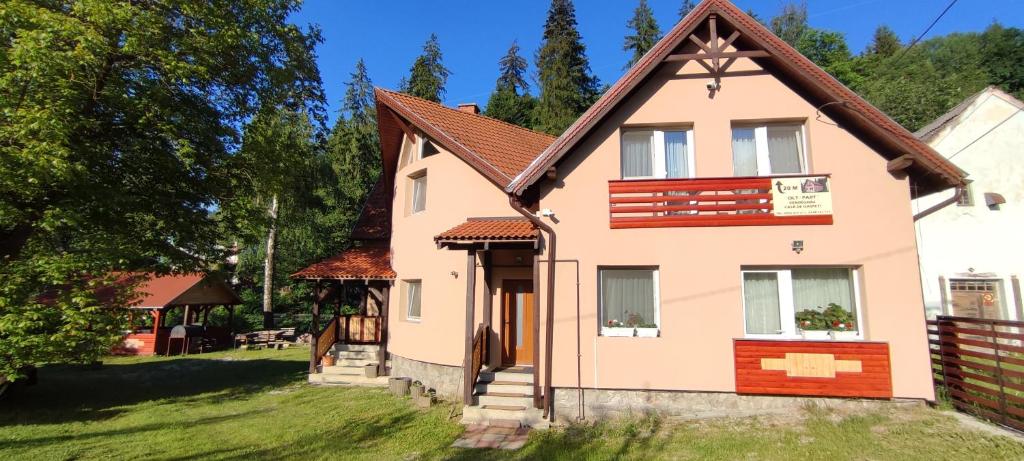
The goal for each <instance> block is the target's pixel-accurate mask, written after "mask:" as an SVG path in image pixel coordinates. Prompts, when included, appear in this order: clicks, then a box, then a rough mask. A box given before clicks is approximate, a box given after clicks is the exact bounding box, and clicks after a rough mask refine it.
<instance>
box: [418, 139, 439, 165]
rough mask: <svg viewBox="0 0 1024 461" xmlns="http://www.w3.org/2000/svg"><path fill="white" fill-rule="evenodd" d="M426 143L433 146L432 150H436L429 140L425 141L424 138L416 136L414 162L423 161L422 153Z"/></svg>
mask: <svg viewBox="0 0 1024 461" xmlns="http://www.w3.org/2000/svg"><path fill="white" fill-rule="evenodd" d="M428 142H430V143H431V144H433V145H434V149H437V145H436V144H434V143H433V142H431V141H430V139H427V137H426V136H423V135H421V134H417V135H416V160H423V158H424V157H423V151H424V150H425V149H426V148H427V143H428ZM439 151H440V150H439Z"/></svg>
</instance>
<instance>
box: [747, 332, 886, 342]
mask: <svg viewBox="0 0 1024 461" xmlns="http://www.w3.org/2000/svg"><path fill="white" fill-rule="evenodd" d="M815 333H818V332H815ZM820 333H824V334H812V335H745V336H743V337H742V338H736V339H749V340H756V341H793V342H801V341H808V342H809V341H821V342H844V341H848V342H873V341H867V340H865V339H864V336H862V335H860V334H859V333H857V332H853V331H844V332H838V333H844V334H839V335H836V336H835V337H832V336H830V335H828V332H825V331H823V332H820Z"/></svg>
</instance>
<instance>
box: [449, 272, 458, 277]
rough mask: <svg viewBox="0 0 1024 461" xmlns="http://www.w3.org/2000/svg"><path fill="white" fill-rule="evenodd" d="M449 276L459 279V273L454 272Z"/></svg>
mask: <svg viewBox="0 0 1024 461" xmlns="http://www.w3.org/2000/svg"><path fill="white" fill-rule="evenodd" d="M450 274H452V277H455V278H459V273H458V272H456V271H451V272H450Z"/></svg>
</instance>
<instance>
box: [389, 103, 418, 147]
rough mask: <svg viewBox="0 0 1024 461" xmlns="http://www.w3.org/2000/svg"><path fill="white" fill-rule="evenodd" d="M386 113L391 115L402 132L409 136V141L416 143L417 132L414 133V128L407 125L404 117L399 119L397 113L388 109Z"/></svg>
mask: <svg viewBox="0 0 1024 461" xmlns="http://www.w3.org/2000/svg"><path fill="white" fill-rule="evenodd" d="M386 112H387V113H389V114H391V119H392V120H393V121H394V122H395V123H396V124H397V125H398V127H399V128H401V129H402V132H403V133H405V135H406V136H408V137H409V139H412V140H414V141H415V140H416V132H415V131H413V129H412V127H411V126H409V124H408V123H405V120H402V117H399V116H398V114H396V113H395V111H393V110H391V109H388V110H387V111H386Z"/></svg>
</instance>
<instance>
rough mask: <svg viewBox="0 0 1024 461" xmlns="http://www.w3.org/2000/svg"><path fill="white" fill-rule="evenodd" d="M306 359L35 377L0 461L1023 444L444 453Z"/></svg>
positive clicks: (819, 443) (857, 420)
mask: <svg viewBox="0 0 1024 461" xmlns="http://www.w3.org/2000/svg"><path fill="white" fill-rule="evenodd" d="M307 354H308V350H305V349H292V350H287V351H236V352H220V353H214V354H203V355H202V356H189V357H183V358H112V359H108V360H107V361H106V364H105V365H104V366H103V367H102V368H101V369H99V370H92V369H88V368H87V367H76V366H47V367H43V368H42V369H41V370H40V375H39V378H40V382H39V385H37V386H35V387H31V388H27V389H24V390H21V391H20V392H19V393H17V394H14V395H11V396H9V398H7V399H6V400H4V401H2V402H0V459H32V460H34V461H41V460H49V459H100V458H102V459H111V458H114V459H128V458H138V459H227V460H232V459H239V460H240V459H247V460H248V459H303V460H308V459H334V458H344V459H371V460H374V461H381V460H391V459H465V460H478V459H484V460H486V459H495V460H497V459H593V460H602V459H644V460H646V459H759V460H776V459H778V460H782V459H793V458H805V459H829V460H845V459H858V460H859V459H901V460H917V459H920V460H929V461H932V460H935V459H947V458H966V459H986V460H1000V459H1024V444H1022V443H1020V442H1018V441H1016V440H1013V439H1010V438H1006V437H1000V436H993V435H987V434H983V433H980V432H973V431H970V430H968V429H965V428H964V427H962V426H960V425H959V423H958V422H956V421H955V420H954V419H953V418H951V417H949V416H948V415H945V414H943V413H942V412H939V411H935V410H930V409H924V408H921V409H910V410H907V409H892V410H887V411H882V412H872V413H866V414H853V415H840V414H836V413H833V412H826V411H822V410H818V409H814V408H809V409H807V410H805V411H804V412H802V414H799V415H793V416H792V417H788V418H785V419H783V418H779V417H774V418H759V419H750V418H748V419H737V420H714V421H703V422H669V421H665V420H662V419H658V418H654V417H643V416H640V417H636V418H632V419H627V420H623V421H618V422H613V423H603V424H580V425H573V426H570V427H568V428H565V429H559V430H550V431H538V432H534V433H533V434H532V435H531V438H530V441H529V443H528V444H527V445H526V447H524V448H523V449H522V450H519V451H516V452H506V451H480V450H461V449H453V448H450V447H449V445H451V443H452V442H453V441H454V440H455V439H456V438H457V437H458V435H459V434H460V433H461V431H462V427H461V426H460V425H459V424H458V415H454V413H455V412H456V409H455V408H454V407H450V406H439V407H435V408H432V409H430V410H429V411H423V410H417V409H415V408H414V407H413V406H412V405H411V402H410V401H409V400H408V399H398V398H394V397H391V396H390V395H388V394H387V393H386V392H385V391H384V390H378V389H363V388H342V387H316V386H310V385H307V384H305V381H304V379H305V368H306V359H307V357H308V355H307Z"/></svg>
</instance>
